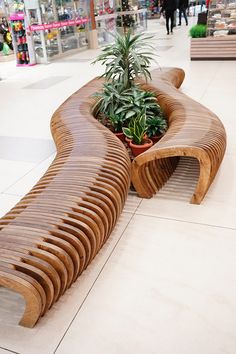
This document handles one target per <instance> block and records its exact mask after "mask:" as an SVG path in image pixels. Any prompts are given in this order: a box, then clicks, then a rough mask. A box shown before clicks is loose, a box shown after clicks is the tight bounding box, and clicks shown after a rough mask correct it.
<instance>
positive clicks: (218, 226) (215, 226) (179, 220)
mask: <svg viewBox="0 0 236 354" xmlns="http://www.w3.org/2000/svg"><path fill="white" fill-rule="evenodd" d="M135 215H140V216H147V217H150V218H155V219H161V220H169V221H176V222H183V223H186V224H193V225H202V226H207V227H214V228H218V229H224V230H236V228H234V227H226V226H220V225H213V224H204V223H201V222H194V221H187V220H181V219H174V218H167V217H164V216H155V215H148V214H143V213H137V214H135Z"/></svg>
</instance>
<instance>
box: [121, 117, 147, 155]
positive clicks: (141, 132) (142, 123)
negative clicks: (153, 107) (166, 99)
mask: <svg viewBox="0 0 236 354" xmlns="http://www.w3.org/2000/svg"><path fill="white" fill-rule="evenodd" d="M123 132H124V134H125V135H126V136H127V137H128V138H129V139H131V141H130V143H129V146H130V148H131V151H132V154H133V155H134V156H138V155H140V154H141V153H143V152H144V151H146V150H148V149H149V148H150V147H151V146H152V145H153V142H152V140H151V139H149V138H148V137H147V134H146V133H147V124H146V111H145V110H142V111H141V112H140V113H139V114H138V115H137V116H136V117H135V118H133V119H132V120H131V121H130V123H129V126H128V128H123Z"/></svg>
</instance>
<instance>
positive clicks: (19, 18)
mask: <svg viewBox="0 0 236 354" xmlns="http://www.w3.org/2000/svg"><path fill="white" fill-rule="evenodd" d="M10 20H11V21H22V20H24V13H23V12H19V13H15V14H13V15H11V16H10Z"/></svg>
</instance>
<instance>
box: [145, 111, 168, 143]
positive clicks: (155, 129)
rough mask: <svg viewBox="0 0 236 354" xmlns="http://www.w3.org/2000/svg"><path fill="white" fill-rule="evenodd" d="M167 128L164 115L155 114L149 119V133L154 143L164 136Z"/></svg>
mask: <svg viewBox="0 0 236 354" xmlns="http://www.w3.org/2000/svg"><path fill="white" fill-rule="evenodd" d="M166 129H167V122H166V119H165V118H164V117H163V116H161V115H160V116H153V117H149V118H148V119H147V135H148V137H149V138H150V139H151V140H152V141H153V143H154V144H155V143H157V142H158V141H159V140H160V139H161V138H162V137H163V134H164V133H165V131H166Z"/></svg>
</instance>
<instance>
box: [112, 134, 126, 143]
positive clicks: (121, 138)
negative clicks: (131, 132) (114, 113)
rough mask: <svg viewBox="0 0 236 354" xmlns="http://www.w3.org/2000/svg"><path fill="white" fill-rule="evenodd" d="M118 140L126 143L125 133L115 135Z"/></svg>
mask: <svg viewBox="0 0 236 354" xmlns="http://www.w3.org/2000/svg"><path fill="white" fill-rule="evenodd" d="M114 134H115V135H116V136H117V138H118V139H120V140H121V141H123V142H124V141H125V134H124V133H123V132H119V133H114Z"/></svg>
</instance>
